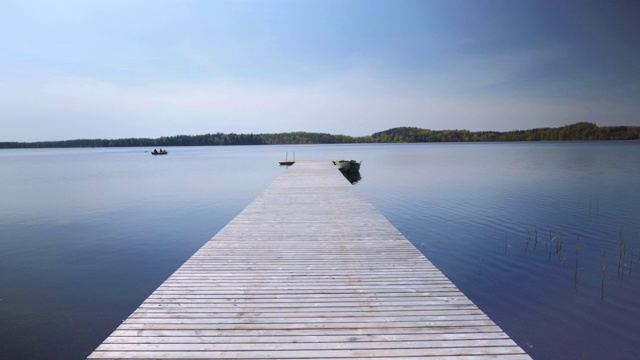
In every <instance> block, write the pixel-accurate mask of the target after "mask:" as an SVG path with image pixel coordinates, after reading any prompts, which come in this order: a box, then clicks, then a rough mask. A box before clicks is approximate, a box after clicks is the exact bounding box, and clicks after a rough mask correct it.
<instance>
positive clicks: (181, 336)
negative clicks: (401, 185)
mask: <svg viewBox="0 0 640 360" xmlns="http://www.w3.org/2000/svg"><path fill="white" fill-rule="evenodd" d="M425 357H437V358H444V359H447V358H450V359H530V357H529V356H528V355H527V354H526V353H525V352H524V351H523V350H522V349H521V348H520V347H519V346H518V345H516V344H515V343H514V342H513V341H512V340H511V339H510V338H509V337H508V336H507V335H506V334H505V333H504V332H503V331H502V330H501V329H500V328H499V327H498V326H497V325H496V324H495V323H494V322H493V321H491V320H490V319H489V318H488V317H487V316H486V315H485V314H484V313H483V312H482V311H480V310H479V309H478V308H477V307H476V306H475V305H474V304H473V303H472V302H471V301H470V300H469V299H467V298H466V297H465V296H464V295H463V294H462V293H461V292H460V291H459V290H458V289H457V288H456V287H455V286H454V285H453V284H452V283H451V282H450V281H449V280H448V279H447V278H446V277H445V276H444V275H443V274H442V273H441V272H440V271H439V270H437V269H436V268H435V267H434V266H433V265H432V264H431V263H430V262H429V261H428V260H427V259H426V258H425V257H424V256H423V255H422V254H421V253H420V252H419V251H418V250H417V249H416V248H415V247H414V246H413V245H411V243H409V241H408V240H407V239H406V238H405V237H404V236H403V235H402V234H400V232H399V231H398V230H397V229H396V228H395V227H394V226H393V225H391V223H389V221H387V220H386V219H385V218H384V217H383V216H382V215H381V214H380V213H379V212H378V211H377V210H376V209H375V208H374V207H373V205H371V203H370V202H369V201H367V200H366V199H365V198H364V197H363V196H362V195H361V194H360V193H359V192H358V191H357V190H356V189H355V188H354V187H353V186H352V185H351V184H350V183H349V182H348V181H347V180H346V179H345V178H344V177H343V176H342V175H341V174H340V172H339V171H338V170H337V169H336V168H335V167H334V165H333V164H332V163H331V161H318V160H316V161H301V160H298V161H296V164H295V165H294V166H292V167H290V168H288V169H287V170H286V172H285V173H284V174H283V175H281V176H280V177H279V178H278V179H276V180H275V181H274V182H273V184H272V185H271V186H269V187H268V188H267V189H266V190H265V191H264V193H263V194H262V195H260V196H259V197H258V198H256V199H255V200H254V201H253V202H252V203H251V204H250V205H249V206H247V208H245V209H244V210H243V211H242V212H241V213H240V214H239V215H238V216H236V217H235V218H234V219H233V220H232V221H231V222H230V223H229V224H227V226H226V227H224V228H223V229H222V230H221V231H220V232H219V233H218V234H216V235H215V236H214V237H213V238H212V239H211V240H210V241H209V242H207V243H206V244H205V245H204V246H203V247H202V248H201V249H200V250H198V251H197V252H196V253H195V254H194V255H193V256H192V257H191V258H190V259H189V260H188V261H187V262H186V263H185V264H184V265H182V267H180V268H179V269H178V270H177V271H176V272H175V273H174V274H173V275H172V276H171V277H169V279H167V280H166V281H165V282H164V283H163V284H162V285H161V286H160V287H159V288H158V289H157V290H156V291H155V292H153V294H151V295H150V296H149V298H148V299H147V300H145V301H144V302H143V303H142V305H140V307H139V308H138V309H137V310H136V311H135V312H134V313H133V314H131V316H129V318H128V319H127V320H125V321H124V322H123V323H122V324H121V325H120V326H119V327H118V328H117V329H116V330H115V331H114V332H113V333H112V334H111V335H110V336H109V337H108V338H107V339H106V340H105V341H104V342H103V343H102V344H101V345H100V346H98V348H97V349H96V350H95V351H94V352H93V353H92V354H91V355H90V356H89V358H90V359H144V358H146V359H207V358H208V359H217V358H225V359H311V358H315V359H318V358H323V359H325V358H328V359H336V358H360V359H392V358H393V359H398V358H403V359H409V358H425Z"/></svg>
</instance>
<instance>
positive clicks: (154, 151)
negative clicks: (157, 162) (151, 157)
mask: <svg viewBox="0 0 640 360" xmlns="http://www.w3.org/2000/svg"><path fill="white" fill-rule="evenodd" d="M160 151H162V149H160ZM153 153H154V154H157V153H158V149H153Z"/></svg>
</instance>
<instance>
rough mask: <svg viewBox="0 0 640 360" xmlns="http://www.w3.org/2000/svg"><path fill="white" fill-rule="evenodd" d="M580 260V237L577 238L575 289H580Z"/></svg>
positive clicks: (574, 274)
mask: <svg viewBox="0 0 640 360" xmlns="http://www.w3.org/2000/svg"><path fill="white" fill-rule="evenodd" d="M579 259H580V235H578V237H577V238H576V269H575V271H574V273H573V288H574V289H577V288H578V261H579Z"/></svg>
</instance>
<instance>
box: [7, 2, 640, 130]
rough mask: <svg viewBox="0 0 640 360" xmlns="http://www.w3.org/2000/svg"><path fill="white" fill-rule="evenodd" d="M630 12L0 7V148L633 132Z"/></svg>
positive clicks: (207, 5)
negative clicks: (595, 129) (412, 133)
mask: <svg viewBox="0 0 640 360" xmlns="http://www.w3.org/2000/svg"><path fill="white" fill-rule="evenodd" d="M638 19H640V2H638V1H614V2H608V1H604V0H603V1H588V0H584V1H552V0H540V1H520V0H484V1H481V0H478V1H471V0H421V1H409V0H406V1H405V0H392V1H387V0H366V1H361V0H348V1H347V0H345V1H333V0H317V1H311V0H296V1H286V0H255V1H252V0H246V1H243V0H235V1H231V0H229V1H186V0H185V1H177V0H176V1H157V0H154V1H135V0H128V1H124V0H96V1H66V0H60V1H55V2H53V1H29V0H26V1H0V54H1V55H0V141H38V140H62V139H77V138H125V137H159V136H170V135H178V134H189V135H195V134H203V133H214V132H225V133H228V132H236V133H265V132H287V131H314V132H316V131H317V132H328V133H333V134H348V135H368V134H371V133H373V132H377V131H382V130H386V129H389V128H392V127H397V126H417V127H422V128H429V129H436V130H440V129H469V130H473V131H477V130H499V131H504V130H516V129H529V128H535V127H549V126H551V127H555V126H562V125H567V124H571V123H575V122H578V121H589V122H595V123H597V124H598V125H640V21H638Z"/></svg>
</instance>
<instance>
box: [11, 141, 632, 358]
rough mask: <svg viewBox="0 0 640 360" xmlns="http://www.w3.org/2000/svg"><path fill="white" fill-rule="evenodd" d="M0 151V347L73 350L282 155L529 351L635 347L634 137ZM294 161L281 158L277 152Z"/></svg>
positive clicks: (214, 225) (225, 217)
mask: <svg viewBox="0 0 640 360" xmlns="http://www.w3.org/2000/svg"><path fill="white" fill-rule="evenodd" d="M145 150H147V151H148V150H149V149H141V148H121V149H50V150H2V151H0V169H1V171H0V200H1V201H0V324H2V326H1V327H0V358H2V359H5V358H32V359H48V358H69V359H73V358H83V357H85V356H86V355H88V354H89V353H90V352H91V351H92V350H93V349H94V348H95V347H96V346H97V345H98V344H99V343H100V342H102V340H104V338H105V337H106V336H108V335H109V334H110V333H111V332H112V331H113V329H115V327H116V326H118V324H119V323H120V322H121V321H122V320H124V319H125V318H126V317H127V316H128V315H129V314H130V313H131V312H132V311H133V310H134V309H135V308H136V307H137V306H138V305H139V304H140V303H141V302H142V301H143V300H144V299H145V298H146V297H147V296H148V295H149V294H150V293H151V292H152V291H153V290H154V289H155V288H156V287H157V286H159V285H160V283H161V282H162V281H163V280H164V279H166V278H167V277H168V276H169V275H170V274H171V273H172V272H173V271H175V269H176V268H177V267H178V266H180V265H181V264H182V263H183V262H184V261H185V260H186V259H188V258H189V256H191V254H193V253H194V252H195V251H196V250H197V249H198V248H199V247H200V246H202V245H203V244H204V243H205V242H206V241H207V240H208V239H209V238H211V237H212V236H213V235H215V233H216V232H217V231H218V230H220V229H221V228H222V227H223V226H224V225H225V224H226V223H227V222H228V221H229V220H231V219H232V218H233V217H234V216H235V215H236V214H237V213H238V212H240V211H241V210H242V209H243V208H244V207H245V206H246V205H247V204H249V203H250V202H251V201H252V200H253V199H254V198H255V197H256V196H257V195H258V194H260V192H261V191H262V190H263V189H264V188H266V187H267V186H268V185H269V184H270V183H271V182H272V181H273V180H274V179H275V178H276V177H277V176H278V175H279V174H280V173H282V172H284V171H286V169H285V168H284V167H279V166H277V161H278V160H281V159H282V158H284V156H285V152H288V153H289V157H291V156H292V153H293V152H295V153H296V157H297V158H330V159H338V158H347V159H358V160H363V165H362V169H361V176H362V179H361V180H360V181H359V182H357V183H356V184H355V185H354V186H355V187H356V188H357V189H358V190H359V191H360V192H362V193H363V194H364V195H365V196H366V197H367V198H368V199H370V200H371V202H372V203H373V204H374V205H375V206H376V207H377V208H378V209H379V210H380V211H381V212H382V213H383V214H384V215H385V216H386V217H387V218H388V219H389V220H390V221H391V222H392V223H393V224H394V225H395V226H396V227H397V228H398V229H399V230H400V231H401V232H402V233H403V234H405V236H406V237H407V238H408V239H409V240H410V241H411V242H412V243H413V244H414V245H416V246H417V247H418V248H419V249H420V250H421V251H422V252H423V253H424V254H425V255H426V256H427V257H428V258H429V259H430V260H431V261H432V262H433V263H434V264H435V265H436V266H438V267H439V268H440V269H441V270H442V271H443V272H444V273H445V275H447V276H448V277H449V278H450V279H451V280H452V281H453V282H454V283H455V284H456V285H457V286H458V287H459V288H460V289H461V290H462V291H463V292H464V293H465V294H466V295H467V296H468V297H469V298H471V299H472V300H473V301H474V302H475V303H476V304H477V305H478V306H479V307H480V308H481V309H482V310H484V311H485V312H486V313H487V314H488V315H489V316H490V317H491V318H492V319H493V320H494V321H496V322H497V323H498V324H499V325H500V326H501V327H502V328H503V329H504V330H505V331H506V332H507V333H508V334H509V335H511V336H512V337H513V338H514V340H515V341H516V342H518V344H520V345H521V346H522V347H523V348H524V349H525V350H526V351H527V352H529V353H530V354H531V355H532V356H533V357H534V358H540V359H603V358H620V359H637V358H640V336H639V335H638V334H640V186H639V184H640V143H638V142H595V143H593V142H591V143H582V142H578V143H515V144H389V145H370V144H368V145H298V146H234V147H182V148H172V149H169V155H167V156H151V155H150V154H149V153H148V152H145ZM294 166H295V165H294Z"/></svg>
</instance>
